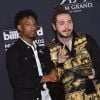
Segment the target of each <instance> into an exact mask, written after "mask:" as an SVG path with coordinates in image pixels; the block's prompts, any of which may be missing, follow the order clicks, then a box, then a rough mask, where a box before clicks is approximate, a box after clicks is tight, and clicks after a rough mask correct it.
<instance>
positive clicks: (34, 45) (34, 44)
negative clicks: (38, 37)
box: [19, 37, 37, 49]
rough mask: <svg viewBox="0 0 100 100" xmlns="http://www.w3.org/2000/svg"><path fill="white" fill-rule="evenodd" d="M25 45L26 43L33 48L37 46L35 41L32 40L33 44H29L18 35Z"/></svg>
mask: <svg viewBox="0 0 100 100" xmlns="http://www.w3.org/2000/svg"><path fill="white" fill-rule="evenodd" d="M19 38H20V39H21V40H22V41H23V42H24V43H25V44H26V45H28V46H29V47H31V48H32V47H34V49H36V48H37V45H36V43H35V41H33V45H30V44H29V43H28V42H26V41H25V40H24V39H23V38H22V37H19Z"/></svg>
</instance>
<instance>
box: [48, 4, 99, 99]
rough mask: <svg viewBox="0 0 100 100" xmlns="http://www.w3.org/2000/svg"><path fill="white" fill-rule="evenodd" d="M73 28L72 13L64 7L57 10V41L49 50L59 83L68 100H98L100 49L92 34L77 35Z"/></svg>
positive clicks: (54, 25) (55, 29)
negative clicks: (97, 85) (62, 86)
mask: <svg viewBox="0 0 100 100" xmlns="http://www.w3.org/2000/svg"><path fill="white" fill-rule="evenodd" d="M73 26H74V25H73V19H72V16H71V14H70V13H69V12H68V11H67V10H65V8H64V7H63V6H61V5H60V6H57V7H55V12H54V14H53V18H52V27H53V30H54V32H55V39H53V40H52V41H51V43H50V45H49V48H50V55H51V60H52V61H53V63H54V64H55V67H56V69H57V70H58V75H59V81H60V82H61V83H63V85H64V89H65V100H90V99H93V100H99V98H100V91H98V90H97V88H96V83H97V80H99V79H100V74H99V72H100V68H99V65H100V59H99V58H100V48H99V47H98V46H97V43H96V41H95V40H94V39H93V38H92V37H91V36H90V35H88V34H82V33H76V32H74V29H73ZM95 80H96V81H95ZM99 85H100V84H99ZM98 88H99V89H100V87H98Z"/></svg>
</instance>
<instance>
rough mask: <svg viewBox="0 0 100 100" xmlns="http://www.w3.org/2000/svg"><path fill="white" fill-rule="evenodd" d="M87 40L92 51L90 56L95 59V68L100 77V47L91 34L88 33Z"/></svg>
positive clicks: (97, 75) (97, 76)
mask: <svg viewBox="0 0 100 100" xmlns="http://www.w3.org/2000/svg"><path fill="white" fill-rule="evenodd" d="M87 41H88V45H87V48H88V50H89V52H90V56H91V59H92V61H93V67H94V69H95V74H96V78H99V79H100V47H99V46H98V45H97V42H96V40H95V39H94V38H93V37H91V36H90V35H87Z"/></svg>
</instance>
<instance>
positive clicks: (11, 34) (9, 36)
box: [3, 26, 45, 50]
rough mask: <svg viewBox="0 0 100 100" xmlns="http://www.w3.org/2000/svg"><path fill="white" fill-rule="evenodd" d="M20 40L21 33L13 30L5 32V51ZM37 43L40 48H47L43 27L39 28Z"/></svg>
mask: <svg viewBox="0 0 100 100" xmlns="http://www.w3.org/2000/svg"><path fill="white" fill-rule="evenodd" d="M18 38H19V33H18V31H17V30H15V29H12V30H3V39H4V44H5V50H7V49H8V48H9V47H10V46H11V45H12V44H14V42H15V41H16V40H17V39H18ZM35 42H36V43H37V44H38V45H39V46H45V41H44V33H43V27H42V26H38V27H37V38H36V40H35Z"/></svg>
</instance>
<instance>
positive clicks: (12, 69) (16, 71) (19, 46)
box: [6, 39, 53, 100]
mask: <svg viewBox="0 0 100 100" xmlns="http://www.w3.org/2000/svg"><path fill="white" fill-rule="evenodd" d="M36 49H37V51H38V56H39V59H40V62H41V65H42V70H43V74H47V73H49V71H50V70H51V69H52V66H53V65H52V63H51V61H50V58H49V57H50V56H49V51H48V49H43V48H40V47H38V46H37V48H36ZM6 64H7V70H8V75H9V78H10V81H11V84H12V87H13V90H14V98H15V100H20V99H19V98H21V99H22V100H24V99H25V100H36V98H40V91H41V90H42V89H43V88H42V84H41V83H40V80H41V78H42V77H40V76H39V74H38V69H37V65H36V61H35V56H34V53H33V51H32V49H31V47H29V46H28V45H26V44H25V43H24V42H23V41H22V40H21V39H18V40H17V42H15V44H14V45H13V46H11V47H10V48H9V49H8V50H7V52H6ZM49 88H50V85H49ZM16 98H18V99H16ZM26 98H28V99H26ZM29 98H30V99H29ZM33 98H34V99H33ZM39 100H40V99H39Z"/></svg>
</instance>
